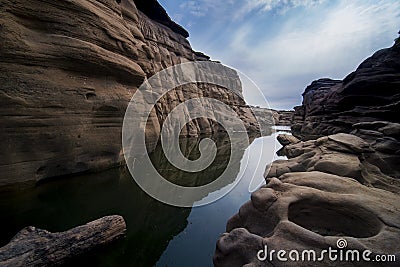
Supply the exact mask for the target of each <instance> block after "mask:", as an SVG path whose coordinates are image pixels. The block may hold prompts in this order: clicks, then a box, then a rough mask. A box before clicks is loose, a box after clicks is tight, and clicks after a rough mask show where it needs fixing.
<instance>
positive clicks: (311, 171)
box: [214, 134, 400, 266]
mask: <svg viewBox="0 0 400 267" xmlns="http://www.w3.org/2000/svg"><path fill="white" fill-rule="evenodd" d="M280 139H282V140H287V139H284V138H280ZM288 143H290V144H288V145H286V146H285V147H284V154H285V155H286V156H287V157H288V158H289V160H287V161H285V160H281V161H275V162H274V163H273V164H272V166H271V168H270V169H268V168H267V172H266V179H267V185H266V186H263V187H261V188H260V189H259V190H257V191H256V192H254V193H253V194H252V196H251V200H250V201H249V202H247V203H246V204H244V205H243V206H242V207H241V208H240V210H239V213H238V214H236V215H235V216H233V217H232V218H231V219H230V220H229V221H228V223H227V227H226V231H227V233H226V234H224V235H223V236H222V237H221V238H220V239H219V241H218V243H217V249H216V253H215V256H214V263H215V265H216V266H376V265H374V264H376V263H375V262H367V261H364V260H362V258H361V256H360V258H361V260H360V261H342V262H341V261H332V260H331V259H329V258H328V257H325V258H324V259H323V260H321V261H320V262H317V263H316V262H315V261H312V260H305V261H302V260H298V261H293V260H288V261H280V260H279V259H278V258H277V257H276V255H275V256H273V257H272V258H271V259H272V260H269V257H267V260H265V261H261V260H259V259H258V258H257V253H258V251H260V250H264V246H265V245H267V247H268V250H269V251H271V250H275V251H279V250H281V249H282V250H285V251H287V252H289V251H291V250H297V251H300V253H301V252H302V251H304V250H313V251H315V252H316V255H318V257H319V256H320V255H321V253H322V251H323V250H327V249H328V248H329V247H331V248H332V249H338V247H337V245H336V242H337V241H338V240H339V239H340V238H344V239H345V240H346V241H347V244H348V245H347V247H346V248H344V249H343V251H344V253H346V251H347V250H357V251H360V255H361V253H362V252H363V251H364V250H370V251H372V254H371V255H370V259H374V257H375V255H378V254H385V255H387V254H390V255H394V256H395V257H396V260H397V261H398V260H400V258H399V257H400V253H399V252H400V246H399V243H398V240H399V238H400V217H399V216H400V215H399V213H398V212H397V211H398V210H399V208H400V204H399V203H400V196H399V191H400V182H399V180H398V177H399V171H398V170H394V169H393V168H391V169H384V168H380V167H381V163H382V162H381V160H382V159H383V158H384V157H382V156H380V155H379V152H377V151H375V150H374V149H373V148H372V147H371V146H370V145H369V144H368V143H367V142H366V141H364V140H363V139H361V138H359V137H357V136H354V135H349V134H336V135H331V136H327V137H321V138H319V139H317V140H309V141H306V142H298V140H292V141H291V142H288ZM371 159H374V160H372V161H371ZM397 166H398V165H397ZM286 258H288V255H287V254H286ZM391 263H392V264H393V265H390V264H391ZM391 263H390V262H389V263H385V264H387V265H385V266H396V265H395V263H394V262H391Z"/></svg>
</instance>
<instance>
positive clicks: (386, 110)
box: [292, 39, 400, 138]
mask: <svg viewBox="0 0 400 267" xmlns="http://www.w3.org/2000/svg"><path fill="white" fill-rule="evenodd" d="M399 82H400V41H399V40H398V39H397V40H396V42H395V44H394V45H393V46H392V47H391V48H386V49H382V50H380V51H378V52H376V53H375V54H374V55H372V56H371V57H370V58H368V59H366V60H365V61H364V62H363V63H361V65H360V66H359V67H358V68H357V69H356V70H355V71H354V72H353V73H351V74H349V75H348V76H347V77H346V78H345V79H344V80H343V81H339V80H330V79H320V80H317V81H314V82H313V83H312V84H311V85H309V86H308V87H307V88H306V90H305V92H304V93H303V104H302V106H298V107H295V115H294V123H293V124H294V125H293V127H292V130H293V133H294V134H296V135H298V136H301V137H306V138H315V137H320V136H323V135H329V134H335V133H339V132H345V133H349V132H351V131H352V130H353V128H352V127H353V125H354V124H356V123H360V122H374V121H389V122H394V123H399V122H400V119H399V116H398V113H399V110H400V94H399Z"/></svg>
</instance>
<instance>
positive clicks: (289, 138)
mask: <svg viewBox="0 0 400 267" xmlns="http://www.w3.org/2000/svg"><path fill="white" fill-rule="evenodd" d="M277 139H278V142H279V143H280V144H281V145H282V146H287V145H291V144H297V143H298V142H300V140H299V139H297V138H296V137H294V136H293V135H290V134H279V135H278V137H277Z"/></svg>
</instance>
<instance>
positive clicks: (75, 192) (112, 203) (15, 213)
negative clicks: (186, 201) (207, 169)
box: [0, 169, 191, 266]
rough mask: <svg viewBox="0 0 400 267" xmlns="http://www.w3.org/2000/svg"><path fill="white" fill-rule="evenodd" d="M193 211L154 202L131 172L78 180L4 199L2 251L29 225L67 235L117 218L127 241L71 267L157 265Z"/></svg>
mask: <svg viewBox="0 0 400 267" xmlns="http://www.w3.org/2000/svg"><path fill="white" fill-rule="evenodd" d="M190 210H191V209H189V208H175V207H172V206H168V205H165V204H163V203H160V202H159V201H157V200H155V199H153V198H151V197H150V196H148V195H147V194H146V193H145V192H143V191H142V190H141V189H140V188H139V187H138V186H137V185H136V183H135V182H134V180H133V179H132V178H131V176H130V174H129V172H128V171H125V170H123V169H113V170H109V171H106V172H102V173H98V174H91V175H83V176H77V177H74V178H68V179H61V180H55V181H51V182H49V183H45V184H41V185H40V186H38V187H36V188H34V189H28V190H26V191H20V190H17V189H16V190H14V191H13V192H12V193H9V192H3V193H2V194H0V213H1V214H2V218H4V219H5V220H2V227H1V228H0V246H1V245H4V244H5V243H7V242H8V241H9V240H10V239H11V238H12V237H13V235H14V234H15V233H17V232H18V231H19V230H21V229H22V228H23V227H25V226H28V225H35V226H36V227H39V228H42V229H47V230H49V231H64V230H67V229H69V228H71V227H74V226H77V225H80V224H84V223H86V222H89V221H91V220H94V219H97V218H99V217H102V216H105V215H110V214H119V215H122V216H123V217H124V219H125V220H126V223H127V237H126V238H125V239H123V240H121V241H118V242H116V243H114V244H112V245H110V246H107V247H105V248H102V249H100V251H94V252H93V253H91V254H90V255H84V256H82V257H81V258H79V259H77V260H74V262H70V263H68V264H67V265H68V266H74V265H75V264H77V265H79V266H153V265H154V264H155V263H156V261H157V260H158V258H159V257H160V255H161V254H162V252H163V251H164V250H165V248H166V247H167V245H168V242H169V241H170V240H171V239H172V238H173V237H174V236H175V235H177V234H178V233H180V232H181V231H182V230H183V229H184V228H185V227H186V225H187V217H188V215H189V213H190Z"/></svg>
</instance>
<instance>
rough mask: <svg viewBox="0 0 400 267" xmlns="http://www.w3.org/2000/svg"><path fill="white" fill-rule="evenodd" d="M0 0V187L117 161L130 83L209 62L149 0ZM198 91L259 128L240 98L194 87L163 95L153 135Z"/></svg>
mask: <svg viewBox="0 0 400 267" xmlns="http://www.w3.org/2000/svg"><path fill="white" fill-rule="evenodd" d="M0 7H1V8H0V38H1V45H0V70H1V71H0V84H1V85H0V104H1V105H0V116H1V125H2V131H1V134H0V138H1V140H3V142H4V145H3V148H2V149H1V152H0V159H1V166H0V172H1V174H2V175H1V178H0V186H3V185H6V184H10V183H17V182H32V181H38V180H41V179H43V178H48V177H53V176H61V175H69V174H73V173H81V172H86V171H95V170H101V169H104V168H109V167H112V166H116V165H119V164H121V163H122V162H123V154H122V150H121V128H122V120H123V116H124V112H125V109H126V107H127V105H128V102H129V100H130V98H131V97H132V95H133V93H134V92H135V90H136V89H137V88H138V87H139V86H140V85H141V84H142V82H143V81H144V80H145V79H147V78H149V77H150V76H152V75H153V74H154V73H157V72H159V71H160V70H163V69H165V68H167V67H169V66H173V65H177V64H180V63H184V62H190V61H204V60H209V58H208V57H207V56H205V55H204V54H202V53H198V52H195V51H193V50H192V48H191V46H190V44H189V42H188V40H187V39H186V37H187V36H188V33H187V32H186V31H185V30H184V29H183V28H182V27H181V26H179V25H177V24H176V23H174V22H173V21H172V20H171V19H170V18H169V17H168V15H167V13H166V12H165V10H164V9H163V8H162V7H161V6H160V5H159V4H158V3H157V1H155V0H152V1H147V0H146V1H144V0H135V1H131V0H119V1H115V0H99V1H95V0H82V1H65V0H62V1H51V0H44V1H40V3H38V2H37V1H34V0H27V1H26V0H24V1H22V0H17V1H10V0H5V1H1V3H0ZM233 79H235V77H233ZM198 96H200V97H201V96H205V97H211V98H216V99H219V100H221V101H223V102H224V103H226V104H228V105H230V106H231V107H232V108H233V109H234V110H235V111H236V112H237V113H238V114H239V116H241V118H243V121H246V123H247V126H248V128H249V129H253V130H256V128H257V127H256V124H255V119H254V116H253V115H252V113H251V111H250V109H249V107H248V106H246V104H245V103H244V101H243V99H241V98H240V96H238V95H235V94H234V93H232V92H230V91H228V90H226V89H224V88H218V87H217V86H211V85H202V86H200V85H196V84H192V85H188V86H187V87H185V88H183V89H182V88H180V89H179V88H178V89H177V90H174V91H172V92H171V93H169V94H167V95H166V96H165V97H164V98H163V99H161V100H160V102H159V103H158V104H157V106H156V107H155V109H154V110H153V111H152V113H151V116H150V120H149V122H148V125H147V128H148V132H149V134H150V135H152V136H155V137H157V136H158V134H159V131H160V124H161V123H162V122H163V120H164V118H165V114H167V113H168V111H169V110H171V109H172V108H173V107H174V106H176V104H177V103H180V102H182V101H185V99H189V98H193V97H198ZM186 126H187V127H186V128H185V129H184V131H183V132H182V134H187V135H197V134H200V133H204V132H212V131H218V128H216V127H217V125H216V124H215V123H214V122H212V121H209V120H193V121H191V122H190V123H188V124H187V125H186Z"/></svg>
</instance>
